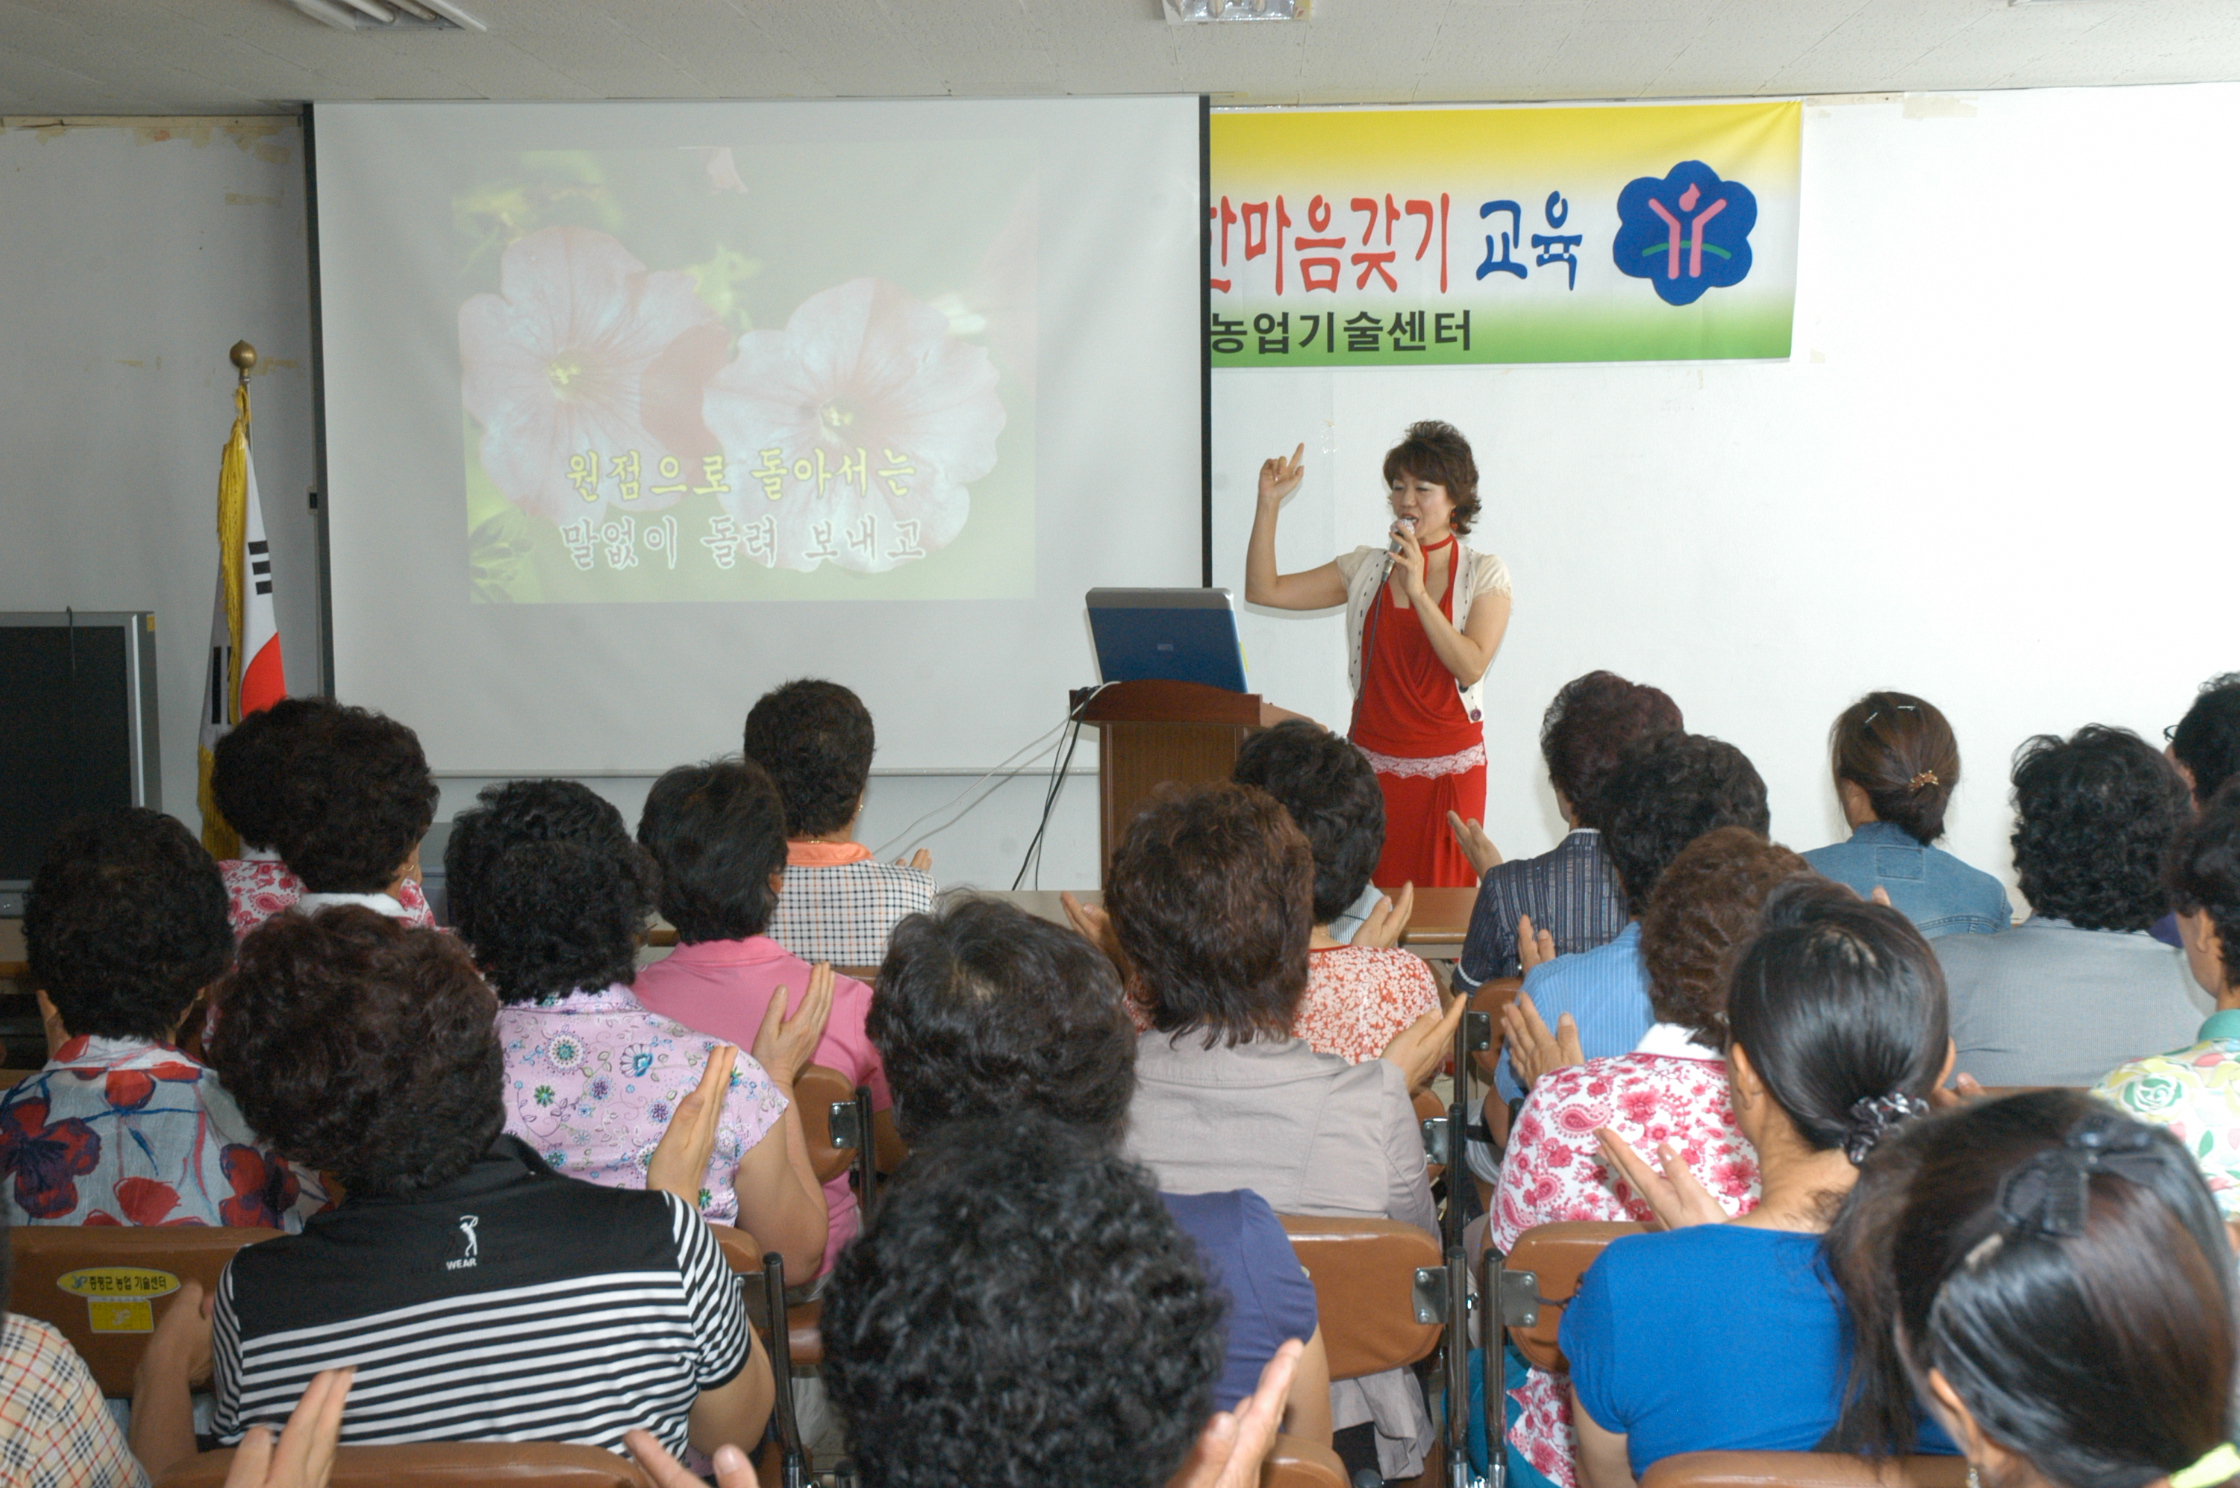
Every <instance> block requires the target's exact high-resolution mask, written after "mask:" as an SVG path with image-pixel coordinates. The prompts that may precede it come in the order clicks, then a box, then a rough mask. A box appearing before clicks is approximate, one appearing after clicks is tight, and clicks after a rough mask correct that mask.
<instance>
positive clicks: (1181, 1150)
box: [1125, 1032, 1438, 1232]
mask: <svg viewBox="0 0 2240 1488" xmlns="http://www.w3.org/2000/svg"><path fill="white" fill-rule="evenodd" d="M1204 1043H1205V1035H1204V1033H1203V1032H1193V1033H1184V1034H1179V1035H1174V1036H1171V1037H1170V1036H1169V1035H1167V1034H1164V1033H1147V1034H1145V1035H1143V1037H1142V1039H1141V1040H1140V1041H1139V1043H1138V1044H1137V1046H1136V1094H1135V1101H1134V1103H1133V1104H1132V1105H1131V1106H1130V1107H1129V1108H1128V1139H1127V1144H1126V1147H1125V1151H1126V1153H1127V1156H1128V1158H1129V1159H1130V1160H1131V1161H1134V1162H1139V1163H1142V1164H1144V1165H1145V1166H1147V1167H1149V1168H1150V1169H1151V1171H1152V1172H1153V1174H1154V1175H1156V1177H1157V1179H1158V1183H1159V1187H1160V1188H1162V1189H1164V1190H1165V1191H1167V1192H1169V1193H1184V1194H1197V1193H1223V1192H1226V1191H1228V1190H1230V1189H1234V1188H1249V1189H1251V1190H1252V1191H1253V1192H1254V1193H1257V1194H1259V1195H1260V1197H1261V1198H1263V1199H1266V1200H1267V1201H1268V1206H1269V1207H1270V1208H1272V1209H1274V1210H1275V1211H1276V1212H1277V1213H1278V1214H1321V1215H1341V1216H1343V1215H1355V1216H1359V1217H1361V1218H1364V1219H1397V1220H1402V1221H1405V1222H1406V1223H1408V1224H1412V1225H1420V1226H1421V1227H1422V1228H1424V1229H1426V1230H1430V1231H1433V1232H1436V1231H1437V1229H1438V1217H1437V1214H1436V1212H1435V1211H1434V1209H1433V1208H1432V1204H1431V1185H1430V1184H1429V1182H1427V1181H1426V1180H1425V1178H1424V1172H1423V1136H1422V1133H1421V1130H1420V1128H1418V1126H1417V1124H1416V1110H1415V1104H1414V1102H1413V1101H1411V1100H1410V1099H1409V1098H1408V1081H1407V1077H1406V1076H1405V1075H1403V1074H1401V1072H1400V1070H1399V1068H1398V1067H1397V1066H1395V1065H1393V1064H1390V1063H1387V1062H1386V1061H1385V1060H1382V1059H1370V1060H1365V1061H1364V1062H1362V1063H1360V1064H1347V1063H1346V1062H1345V1061H1344V1060H1343V1059H1340V1058H1338V1057H1337V1056H1336V1055H1333V1054H1317V1053H1316V1052H1315V1051H1314V1050H1313V1049H1311V1048H1309V1047H1308V1046H1307V1044H1306V1041H1305V1040H1303V1039H1296V1038H1267V1037H1262V1038H1259V1039H1255V1040H1254V1041H1252V1042H1251V1043H1247V1044H1239V1045H1237V1046H1236V1047H1235V1048H1230V1047H1228V1046H1226V1045H1224V1044H1222V1043H1221V1042H1219V1041H1218V1040H1216V1041H1215V1043H1214V1046H1213V1047H1212V1048H1210V1049H1208V1048H1206V1047H1204Z"/></svg>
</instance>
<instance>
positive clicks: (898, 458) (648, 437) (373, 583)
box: [311, 97, 1204, 775]
mask: <svg viewBox="0 0 2240 1488" xmlns="http://www.w3.org/2000/svg"><path fill="white" fill-rule="evenodd" d="M1200 119H1201V112H1200V104H1199V101H1198V100H1197V99H1196V98H1194V97H1190V98H1133V99H1050V100H1033V101H1018V102H951V101H928V102H910V103H886V102H833V103H802V104H792V103H785V104H780V103H752V104H748V103H560V104H321V105H319V106H318V107H317V110H316V113H315V116H314V119H313V125H312V127H313V130H314V134H313V136H312V139H313V164H312V166H311V173H312V186H313V190H314V192H315V202H316V212H315V218H314V223H315V229H316V233H317V241H316V269H317V274H318V289H317V296H316V298H317V303H318V311H319V355H320V357H321V359H322V370H323V396H322V408H323V416H324V433H325V441H324V457H325V464H324V469H325V476H324V480H325V490H326V493H327V500H328V513H329V524H330V525H329V547H330V552H331V563H332V582H331V604H332V621H331V624H332V631H331V635H332V643H333V652H334V671H333V680H334V684H335V689H336V692H337V694H338V696H340V697H341V698H342V699H343V700H344V701H347V702H352V703H360V704H364V705H366V706H369V707H376V708H380V709H382V710H384V711H386V712H389V713H392V714H394V715H395V716H397V717H399V718H401V719H403V720H405V721H406V722H408V723H410V724H412V725H413V726H414V727H415V728H416V729H418V730H419V733H420V737H421V739H422V741H423V743H424V745H425V746H426V748H427V751H428V755H429V758H430V761H431V763H432V764H433V765H434V766H435V768H436V769H437V770H438V771H439V772H443V773H447V774H459V775H507V774H523V773H565V774H594V773H633V774H635V773H651V772H655V771H659V770H661V769H664V768H666V767H668V766H669V765H672V764H675V763H678V762H680V761H684V760H691V759H699V758H704V757H707V756H711V755H714V754H718V753H722V752H725V751H727V750H732V749H736V748H737V747H738V737H739V727H740V722H741V720H742V719H743V717H744V716H745V712H746V709H747V706H748V705H749V704H750V703H751V702H752V701H753V699H754V698H755V697H756V696H757V695H758V694H759V693H760V692H762V691H763V690H764V689H766V688H768V687H770V686H772V685H774V684H776V683H777V682H779V681H782V680H784V679H786V678H789V677H797V676H823V677H830V678H832V679H834V680H837V681H840V682H844V683H846V684H847V685H849V686H851V687H853V688H855V689H856V690H857V692H859V693H860V694H862V696H863V698H864V700H865V701H866V702H867V703H868V704H869V705H870V707H871V710H872V713H873V715H874V717H875V718H876V719H877V721H878V724H879V732H880V751H879V764H880V766H881V767H882V768H887V769H979V768H986V767H988V766H990V765H992V764H994V763H996V762H997V761H998V760H999V759H1001V758H1002V757H1004V756H1005V755H1007V754H1009V753H1010V752H1011V751H1012V750H1014V749H1015V748H1017V747H1018V746H1019V745H1021V744H1023V743H1025V742H1027V741H1028V740H1029V739H1031V738H1033V737H1034V736H1035V735H1037V734H1039V733H1041V732H1043V731H1044V730H1046V729H1048V728H1049V727H1050V726H1052V725H1053V724H1055V723H1056V722H1057V721H1058V720H1059V719H1060V718H1061V717H1062V716H1063V714H1064V710H1065V693H1066V689H1067V688H1069V687H1073V686H1079V685H1082V684H1084V683H1088V682H1093V681H1094V680H1096V668H1095V660H1094V657H1093V655H1092V653H1091V651H1090V649H1089V645H1088V638H1087V629H1086V625H1085V623H1084V621H1083V618H1082V609H1081V600H1082V595H1083V592H1084V591H1085V590H1087V589H1089V588H1090V587H1092V586H1094V585H1100V584H1110V585H1188V584H1195V583H1197V582H1198V581H1199V578H1200V555H1201V542H1202V536H1203V524H1202V515H1203V513H1202V499H1203V485H1202V459H1203V439H1204V429H1203V421H1202V402H1201V399H1202V384H1201V350H1200V337H1199V319H1198V318H1199V293H1200V289H1199V281H1200V262H1199V244H1200V238H1201V231H1202V229H1201V223H1202V220H1203V206H1202V199H1201V188H1200V151H1201V137H1200Z"/></svg>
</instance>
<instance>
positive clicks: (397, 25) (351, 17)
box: [287, 0, 490, 31]
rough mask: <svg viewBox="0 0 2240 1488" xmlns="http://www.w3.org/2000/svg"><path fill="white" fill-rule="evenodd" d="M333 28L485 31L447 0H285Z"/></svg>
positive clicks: (484, 27) (483, 27) (356, 29)
mask: <svg viewBox="0 0 2240 1488" xmlns="http://www.w3.org/2000/svg"><path fill="white" fill-rule="evenodd" d="M287 3H288V4H289V5H290V6H292V7H293V8H294V9H296V10H297V11H299V12H301V13H302V14H304V15H307V16H309V17H311V19H313V20H315V21H318V22H321V23H322V24H324V25H328V26H332V27H334V28H335V29H336V30H337V31H487V30H489V29H490V28H489V27H488V26H485V25H484V24H483V23H482V22H480V21H478V20H476V19H475V18H474V17H473V16H471V15H469V14H467V12H465V11H464V10H461V9H460V8H459V7H458V6H456V5H453V4H452V3H451V0H287Z"/></svg>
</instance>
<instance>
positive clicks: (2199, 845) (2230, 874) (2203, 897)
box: [2163, 781, 2240, 987]
mask: <svg viewBox="0 0 2240 1488" xmlns="http://www.w3.org/2000/svg"><path fill="white" fill-rule="evenodd" d="M2163 883H2164V886H2165V887H2167V888H2168V889H2169V891H2170V907H2171V908H2172V909H2175V910H2177V911H2178V912H2179V913H2180V914H2199V913H2202V912H2204V911H2206V912H2207V913H2208V916H2209V923H2210V925H2211V926H2212V927H2213V928H2214V929H2215V930H2216V932H2217V949H2218V950H2219V951H2220V952H2222V954H2223V956H2224V981H2225V985H2226V986H2228V987H2231V986H2236V985H2240V785H2235V784H2233V783H2232V782H2230V781H2227V782H2226V783H2225V784H2224V786H2223V787H2222V788H2221V789H2220V790H2218V792H2217V793H2216V794H2215V795H2214V796H2211V797H2210V798H2209V802H2208V804H2207V805H2205V806H2203V807H2202V808H2201V814H2200V815H2198V816H2196V817H2195V818H2194V819H2193V820H2192V821H2191V822H2189V823H2187V825H2186V826H2185V828H2184V829H2183V830H2182V831H2180V832H2179V833H2178V836H2177V840H2175V841H2174V842H2172V843H2171V844H2170V862H2169V866H2168V868H2167V869H2166V870H2165V871H2164V873H2163Z"/></svg>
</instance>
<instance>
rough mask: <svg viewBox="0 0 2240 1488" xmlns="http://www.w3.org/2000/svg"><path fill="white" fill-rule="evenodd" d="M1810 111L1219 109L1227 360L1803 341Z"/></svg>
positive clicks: (1213, 337) (1352, 361) (1651, 355)
mask: <svg viewBox="0 0 2240 1488" xmlns="http://www.w3.org/2000/svg"><path fill="white" fill-rule="evenodd" d="M1802 118H1803V105H1801V104H1799V103H1796V102H1794V101H1792V102H1786V103H1749V104H1701V105H1696V104H1689V105H1671V106H1663V105H1655V106H1638V107H1637V106H1627V105H1611V106H1605V107H1599V108H1469V109H1365V110H1356V109H1326V110H1280V111H1271V112H1264V113H1261V112H1244V113H1216V114H1215V115H1214V116H1213V121H1212V166H1213V190H1212V196H1211V200H1210V205H1209V207H1208V217H1209V221H1208V224H1207V226H1208V229H1209V231H1210V233H1211V240H1212V241H1211V248H1212V254H1211V258H1212V276H1211V278H1212V284H1211V294H1210V297H1209V299H1210V304H1211V309H1210V311H1209V314H1208V319H1207V324H1206V340H1207V344H1208V346H1209V347H1210V349H1211V352H1212V357H1213V364H1214V365H1215V366H1217V367H1298V366H1395V365H1407V364H1409V363H1419V362H1598V361H1666V360H1676V359H1686V360H1698V359H1715V358H1748V357H1786V356H1788V355H1789V337H1790V325H1791V318H1792V313H1793V309H1794V303H1795V296H1796V264H1797V170H1798V166H1797V160H1798V141H1799V132H1800V126H1801V122H1802Z"/></svg>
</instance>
